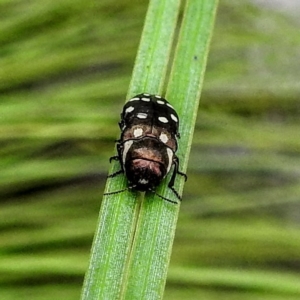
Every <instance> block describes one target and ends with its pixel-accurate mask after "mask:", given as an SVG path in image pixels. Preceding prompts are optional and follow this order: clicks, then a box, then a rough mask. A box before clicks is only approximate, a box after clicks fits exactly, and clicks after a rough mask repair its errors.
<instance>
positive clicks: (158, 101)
mask: <svg viewBox="0 0 300 300" xmlns="http://www.w3.org/2000/svg"><path fill="white" fill-rule="evenodd" d="M157 103H158V104H165V102H164V101H161V100H157Z"/></svg>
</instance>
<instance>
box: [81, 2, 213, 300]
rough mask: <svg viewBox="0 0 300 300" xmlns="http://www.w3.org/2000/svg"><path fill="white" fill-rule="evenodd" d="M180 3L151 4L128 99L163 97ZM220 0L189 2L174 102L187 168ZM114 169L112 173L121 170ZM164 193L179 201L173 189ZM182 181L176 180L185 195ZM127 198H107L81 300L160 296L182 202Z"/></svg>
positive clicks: (173, 79)
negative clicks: (143, 95)
mask: <svg viewBox="0 0 300 300" xmlns="http://www.w3.org/2000/svg"><path fill="white" fill-rule="evenodd" d="M179 4H180V0H172V1H170V0H152V1H150V5H149V9H148V13H147V17H146V21H145V27H144V30H143V35H142V39H141V44H140V47H139V51H138V55H137V59H136V63H135V67H134V71H133V76H132V80H131V83H130V88H129V91H128V97H130V96H132V95H134V94H136V93H140V92H148V93H161V91H162V88H163V85H164V83H165V75H166V70H167V66H168V64H169V60H170V50H171V45H172V42H173V36H174V32H175V28H176V22H177V16H178V11H179V6H180V5H179ZM216 6H217V1H216V0H215V1H214V0H188V1H187V4H186V7H185V11H184V18H183V22H182V25H181V30H180V35H179V39H178V45H177V50H176V54H175V57H174V63H173V67H172V71H171V76H170V81H169V84H168V86H167V99H168V100H169V101H171V103H172V105H173V106H174V107H175V108H176V110H177V111H178V113H179V115H180V116H182V118H181V127H180V128H181V132H182V139H181V141H180V149H181V150H180V151H179V152H178V153H179V157H180V159H181V162H182V164H181V166H182V167H183V170H185V169H186V166H187V162H188V155H189V150H190V147H191V142H192V134H193V128H194V124H195V119H196V114H197V108H198V102H199V96H200V91H201V86H202V82H203V76H204V71H205V66H206V58H207V55H208V47H209V42H210V37H211V33H212V28H213V20H214V16H215V11H216ZM119 167H120V166H119V163H115V164H113V168H112V172H114V171H116V170H117V169H118V168H119ZM169 179H170V177H169V176H168V178H167V179H166V180H164V182H163V183H162V184H161V185H160V187H159V188H158V189H157V193H158V194H160V195H163V196H164V197H166V198H168V199H172V200H173V201H176V197H175V195H174V193H172V191H170V189H169V188H168V187H167V184H168V180H169ZM183 181H184V180H183V178H181V179H178V180H177V181H176V188H177V189H179V191H180V192H181V191H182V188H183V184H184V182H183ZM126 186H127V185H126V180H125V178H124V176H119V177H116V178H114V180H109V181H108V184H107V189H106V192H113V191H118V190H122V189H124V188H126ZM137 195H138V193H135V192H131V191H130V192H129V191H126V192H124V193H120V194H115V195H111V196H106V197H104V199H103V203H102V206H101V210H100V215H99V224H98V228H97V232H96V234H95V238H94V243H93V247H92V256H91V261H90V266H89V269H88V271H87V274H86V277H85V283H84V287H83V293H82V299H93V300H94V299H161V298H162V297H163V292H164V287H165V283H166V277H167V270H168V265H169V261H170V256H171V249H172V244H173V239H174V235H175V228H176V222H177V218H178V212H179V207H180V205H174V204H170V203H169V202H166V201H163V200H161V199H160V198H159V197H158V196H157V195H155V194H154V193H147V194H146V195H145V197H144V195H141V194H139V195H140V197H139V198H137V197H136V196H137Z"/></svg>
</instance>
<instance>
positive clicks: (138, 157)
mask: <svg viewBox="0 0 300 300" xmlns="http://www.w3.org/2000/svg"><path fill="white" fill-rule="evenodd" d="M119 127H120V129H121V136H120V138H119V139H118V140H117V141H116V142H117V155H116V156H112V157H111V158H110V162H111V161H112V160H117V161H119V162H120V166H121V170H119V171H117V172H115V173H113V174H110V175H109V176H108V177H109V178H112V177H115V176H117V175H119V174H122V173H125V175H126V177H127V179H128V183H129V184H128V187H127V188H125V189H123V190H120V191H116V192H110V193H106V194H105V195H111V194H116V193H120V192H122V191H125V190H127V189H134V190H137V191H141V192H146V191H152V192H154V193H155V194H156V195H158V196H159V197H160V198H162V199H164V200H166V201H168V202H171V203H177V202H175V201H172V200H170V199H167V198H165V197H163V196H161V195H159V194H157V193H156V192H155V189H156V187H157V186H158V185H159V184H160V183H161V181H162V180H163V179H164V178H165V177H166V176H167V174H168V173H169V172H170V171H171V168H172V166H173V167H174V168H173V173H172V176H171V179H170V181H169V183H168V187H169V188H170V189H171V190H172V191H173V192H174V194H175V195H176V197H177V198H178V199H179V200H181V196H180V195H179V194H178V192H177V191H176V190H175V188H174V183H175V179H176V175H177V174H179V175H181V176H183V177H184V178H185V180H187V176H186V174H184V173H182V172H180V171H179V159H178V157H177V156H176V154H175V153H176V151H177V148H178V144H177V139H178V138H180V134H179V131H178V128H179V117H178V114H177V113H176V111H175V109H174V108H173V106H172V105H171V104H170V103H169V102H168V101H167V100H166V99H164V98H163V97H161V96H158V95H151V94H146V93H143V94H139V95H136V96H134V97H133V98H131V99H130V100H129V101H128V102H127V103H126V104H125V105H124V107H123V111H122V113H121V121H120V122H119Z"/></svg>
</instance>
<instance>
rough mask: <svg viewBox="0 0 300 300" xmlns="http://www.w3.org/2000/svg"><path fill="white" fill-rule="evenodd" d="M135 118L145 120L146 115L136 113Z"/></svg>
mask: <svg viewBox="0 0 300 300" xmlns="http://www.w3.org/2000/svg"><path fill="white" fill-rule="evenodd" d="M136 116H137V117H138V118H139V119H146V118H147V114H145V113H138V114H137V115H136Z"/></svg>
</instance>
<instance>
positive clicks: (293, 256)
mask: <svg viewBox="0 0 300 300" xmlns="http://www.w3.org/2000/svg"><path fill="white" fill-rule="evenodd" d="M147 4H148V2H147V1H137V0H133V1H122V3H121V2H120V1H116V0H101V1H97V2H96V1H90V0H86V1H78V0H72V1H70V0H62V1H57V0H55V1H49V0H45V1H42V2H40V1H37V0H30V1H25V0H1V1H0V10H1V15H2V17H1V20H0V25H1V31H0V46H1V47H0V65H1V68H0V93H1V102H0V111H1V116H0V142H1V148H0V155H1V173H0V195H1V196H0V231H1V239H0V247H1V248H0V253H1V259H0V294H1V299H20V298H21V297H22V298H23V299H24V300H25V299H45V300H46V299H53V298H55V299H66V300H68V299H78V298H79V295H80V290H81V285H82V281H83V275H84V272H85V270H86V267H87V265H88V260H89V251H90V247H91V243H92V239H93V232H94V230H95V227H96V220H97V215H98V211H99V206H100V201H101V193H102V191H103V187H104V183H105V177H106V175H107V171H108V167H109V163H108V158H109V156H111V155H112V153H113V144H114V139H115V138H116V136H117V135H118V134H119V129H118V126H117V121H118V119H119V113H120V110H121V107H122V105H123V103H124V100H125V99H124V97H125V95H126V92H127V88H128V84H129V80H130V76H131V70H132V67H133V63H134V58H135V54H136V50H137V46H138V42H139V37H140V34H141V29H142V25H143V19H144V16H145V13H146V9H147ZM299 46H300V37H299V22H298V21H297V20H296V19H293V18H292V17H290V16H288V15H287V14H285V15H284V14H282V13H280V12H276V11H271V10H268V9H267V8H264V9H263V8H260V7H257V6H254V5H251V4H250V3H249V4H247V2H246V1H243V2H242V3H241V1H238V0H223V1H220V6H219V11H218V15H217V23H216V26H215V33H214V37H213V42H212V47H211V53H210V57H209V62H208V69H207V74H206V81H205V88H204V91H203V95H202V99H201V105H200V108H199V117H198V121H197V127H196V131H195V136H194V145H193V148H192V154H191V158H190V165H189V170H188V175H189V180H188V182H187V183H186V186H185V192H184V201H183V204H182V207H181V214H180V219H179V224H178V229H177V235H176V239H175V244H174V249H173V256H172V260H171V266H170V272H169V280H168V283H167V289H166V294H165V298H166V299H200V298H202V299H220V298H221V299H246V300H248V299H249V300H250V299H251V300H252V299H263V300H267V299H272V300H273V299H276V300H277V299H278V300H279V299H299V297H300V285H299V280H300V274H299V271H300V228H299V220H300V201H299V200H300V178H299V165H300V164H299V163H300V155H299V153H300V131H299V123H300V121H299V117H298V116H299V112H300V104H299V100H298V96H299V92H300V85H299V75H300V71H299V67H298V64H297V62H298V61H299V59H300V53H299V51H298V49H299Z"/></svg>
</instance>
